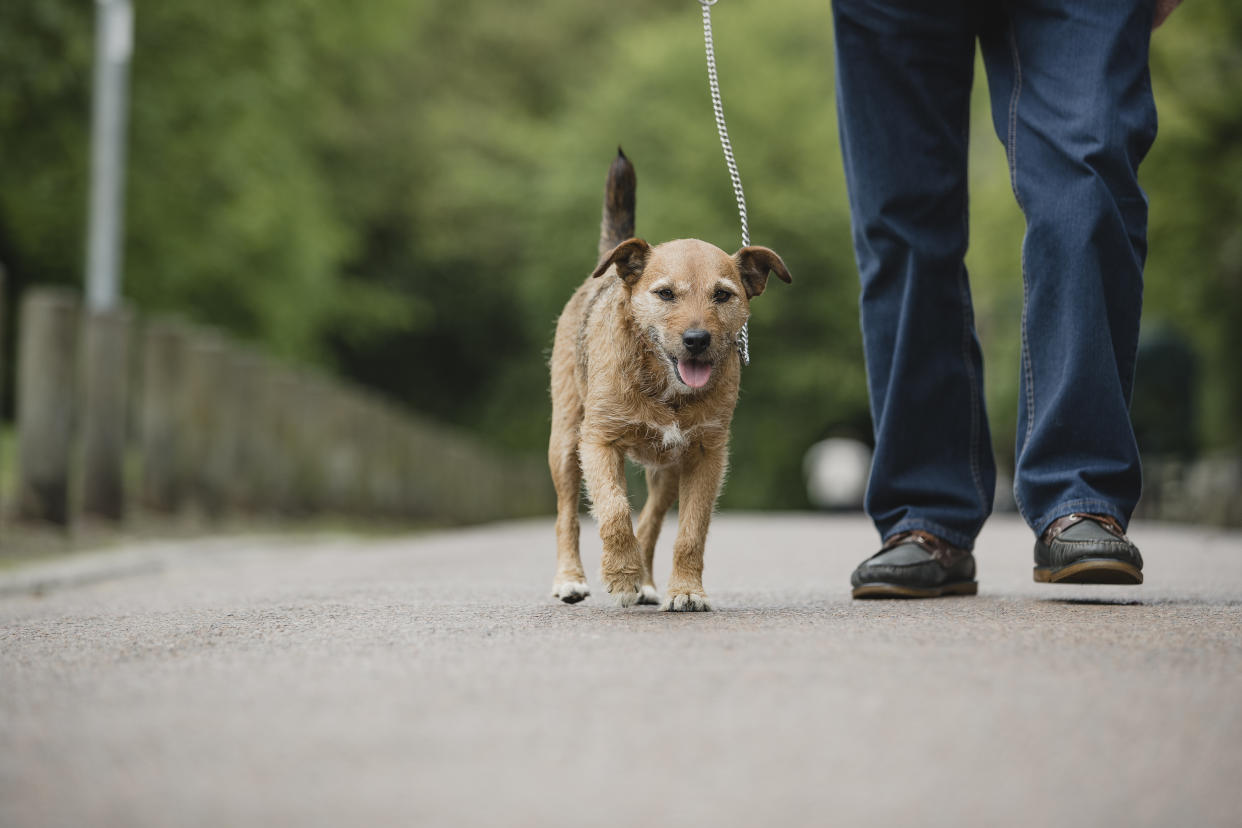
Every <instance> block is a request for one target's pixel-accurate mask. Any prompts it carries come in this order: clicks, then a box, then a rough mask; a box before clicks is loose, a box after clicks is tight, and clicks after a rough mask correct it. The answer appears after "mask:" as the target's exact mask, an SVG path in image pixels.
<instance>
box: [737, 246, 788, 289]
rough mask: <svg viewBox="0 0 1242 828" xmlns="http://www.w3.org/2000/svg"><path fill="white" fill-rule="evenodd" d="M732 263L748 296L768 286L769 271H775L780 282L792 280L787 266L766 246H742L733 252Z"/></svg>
mask: <svg viewBox="0 0 1242 828" xmlns="http://www.w3.org/2000/svg"><path fill="white" fill-rule="evenodd" d="M733 263H734V264H736V265H737V270H738V273H739V274H740V275H741V277H742V284H743V285H745V286H746V295H747V296H748V297H752V298H753V297H755V296H758V295H759V294H761V293H763V289H764V288H765V287H767V286H768V273H769V272H772V273H775V274H776V275H777V277H779V278H780V280H781V281H782V282H792V281H793V277H792V276H790V275H789V268H787V267H785V263H784V262H782V261H781V257H780V256H778V255H776V253H774V252H773V251H771V250H769V249H768V248H766V247H759V246H757V245H756V246H753V247H743V248H742V249H741V250H739V251H737V252H736V253H734V254H733Z"/></svg>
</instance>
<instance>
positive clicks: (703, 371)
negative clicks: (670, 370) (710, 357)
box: [677, 359, 712, 388]
mask: <svg viewBox="0 0 1242 828" xmlns="http://www.w3.org/2000/svg"><path fill="white" fill-rule="evenodd" d="M677 373H679V374H681V379H682V382H684V383H685V384H686V385H688V386H690V387H691V388H702V387H703V386H704V385H707V380H708V378H709V377H710V376H711V375H712V364H711V363H710V362H698V361H697V360H692V359H679V360H677Z"/></svg>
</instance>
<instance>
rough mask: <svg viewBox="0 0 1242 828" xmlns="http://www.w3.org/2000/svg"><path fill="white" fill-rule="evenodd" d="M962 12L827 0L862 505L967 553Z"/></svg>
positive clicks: (972, 357)
mask: <svg viewBox="0 0 1242 828" xmlns="http://www.w3.org/2000/svg"><path fill="white" fill-rule="evenodd" d="M970 9H971V4H968V3H963V2H947V1H945V2H937V1H936V0H922V1H921V2H918V1H916V0H905V1H904V2H902V1H901V0H893V1H892V2H881V0H834V2H833V17H834V23H835V33H836V50H837V106H838V115H839V119H840V132H841V149H842V155H843V157H844V160H845V172H846V180H847V184H848V188H849V197H850V209H851V215H852V220H853V230H854V247H855V255H856V258H857V262H858V270H859V275H860V279H861V286H862V292H861V314H862V331H863V344H864V350H865V353H866V360H867V376H868V385H869V390H870V394H871V414H872V420H873V424H874V428H875V438H876V448H875V456H874V460H873V462H872V469H871V480H870V484H869V485H868V489H867V497H866V508H867V512H868V514H869V515H870V516H871V517H872V519H873V520H874V521H875V524H876V527H877V528H878V529H879V531H880V534H881V536H882V537H883V538H885V539H889V538H892V537H893V536H896V535H898V534H900V533H904V532H907V531H909V530H921V531H924V532H928V533H930V534H931V535H934V536H935V537H937V538H941V539H943V540H944V541H947V542H948V543H949V544H951V545H953V546H956V547H960V548H962V549H967V550H968V549H970V548H971V547H973V545H974V539H975V535H976V534H977V533H978V531H979V528H980V527H981V526H982V524H983V522H984V520H985V519H986V518H987V516H988V514H989V513H990V512H991V508H992V494H993V489H994V487H995V467H994V465H993V459H992V452H991V442H990V438H989V434H988V424H987V417H986V414H985V411H984V402H983V370H982V357H981V354H980V350H979V344H978V340H977V339H976V337H975V331H974V317H973V311H972V307H971V299H970V289H969V286H968V284H967V276H966V268H965V265H964V264H963V256H964V255H965V252H966V239H967V213H966V206H967V199H966V151H967V137H968V131H969V107H970V88H971V81H972V77H973V71H974V54H975V45H974V43H975V24H974V20H973V17H972V14H971V11H970ZM972 569H973V565H972Z"/></svg>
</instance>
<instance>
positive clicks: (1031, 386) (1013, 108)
mask: <svg viewBox="0 0 1242 828" xmlns="http://www.w3.org/2000/svg"><path fill="white" fill-rule="evenodd" d="M1009 52H1010V54H1011V55H1012V56H1013V74H1014V81H1013V91H1012V92H1011V93H1010V96H1009V135H1008V136H1006V137H1007V138H1008V141H1007V143H1008V147H1007V149H1008V150H1009V153H1008V154H1009V185H1010V187H1011V188H1012V189H1013V197H1014V200H1015V201H1017V202H1018V209H1019V210H1022V212H1023V213H1025V212H1026V207H1025V206H1024V205H1023V204H1022V194H1021V193H1020V192H1019V190H1018V99H1019V97H1021V95H1022V60H1021V57H1020V56H1019V54H1018V36H1017V33H1016V32H1015V31H1014V28H1013V22H1012V21H1010V24H1009ZM1021 269H1022V331H1021V338H1022V378H1023V379H1024V380H1025V381H1026V395H1025V396H1026V400H1025V403H1026V433H1025V434H1024V435H1023V436H1022V445H1023V448H1025V447H1026V444H1027V442H1028V441H1029V440H1030V438H1031V433H1032V432H1033V431H1034V428H1035V370H1034V367H1033V365H1032V363H1031V340H1030V336H1029V334H1028V331H1027V319H1028V317H1027V312H1028V310H1029V308H1030V303H1031V290H1030V279H1029V278H1028V275H1027V271H1026V243H1025V241H1024V242H1023V244H1022V260H1021ZM1019 465H1020V464H1019V463H1015V468H1014V487H1013V488H1014V498H1013V499H1014V503H1015V505H1016V506H1017V507H1018V512H1019V513H1020V514H1021V515H1022V516H1023V517H1027V514H1026V507H1025V505H1024V504H1023V503H1022V498H1021V496H1019V494H1018V468H1017V466H1019ZM1029 522H1030V521H1029V520H1028V523H1029Z"/></svg>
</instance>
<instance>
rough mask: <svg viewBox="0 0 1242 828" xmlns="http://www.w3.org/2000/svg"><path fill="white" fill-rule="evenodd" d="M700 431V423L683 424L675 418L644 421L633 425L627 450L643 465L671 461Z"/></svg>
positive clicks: (691, 442)
mask: <svg viewBox="0 0 1242 828" xmlns="http://www.w3.org/2000/svg"><path fill="white" fill-rule="evenodd" d="M702 431H703V426H702V425H685V424H683V423H680V422H678V421H677V420H673V421H672V422H663V423H644V424H642V425H640V426H639V427H637V428H635V429H634V431H633V433H632V435H631V439H630V440H628V441H627V443H628V445H627V446H626V449H627V453H628V454H629V455H630V457H632V458H633V459H635V460H637V461H638V462H640V463H642V464H643V465H646V466H668V465H673V464H675V463H678V462H680V461H681V459H682V458H683V457H684V456H685V454H686V452H687V451H689V450H690V449H691V448H692V447H693V446H694V445H695V444H696V443H697V441H698V438H699V437H700V436H701V433H702Z"/></svg>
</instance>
